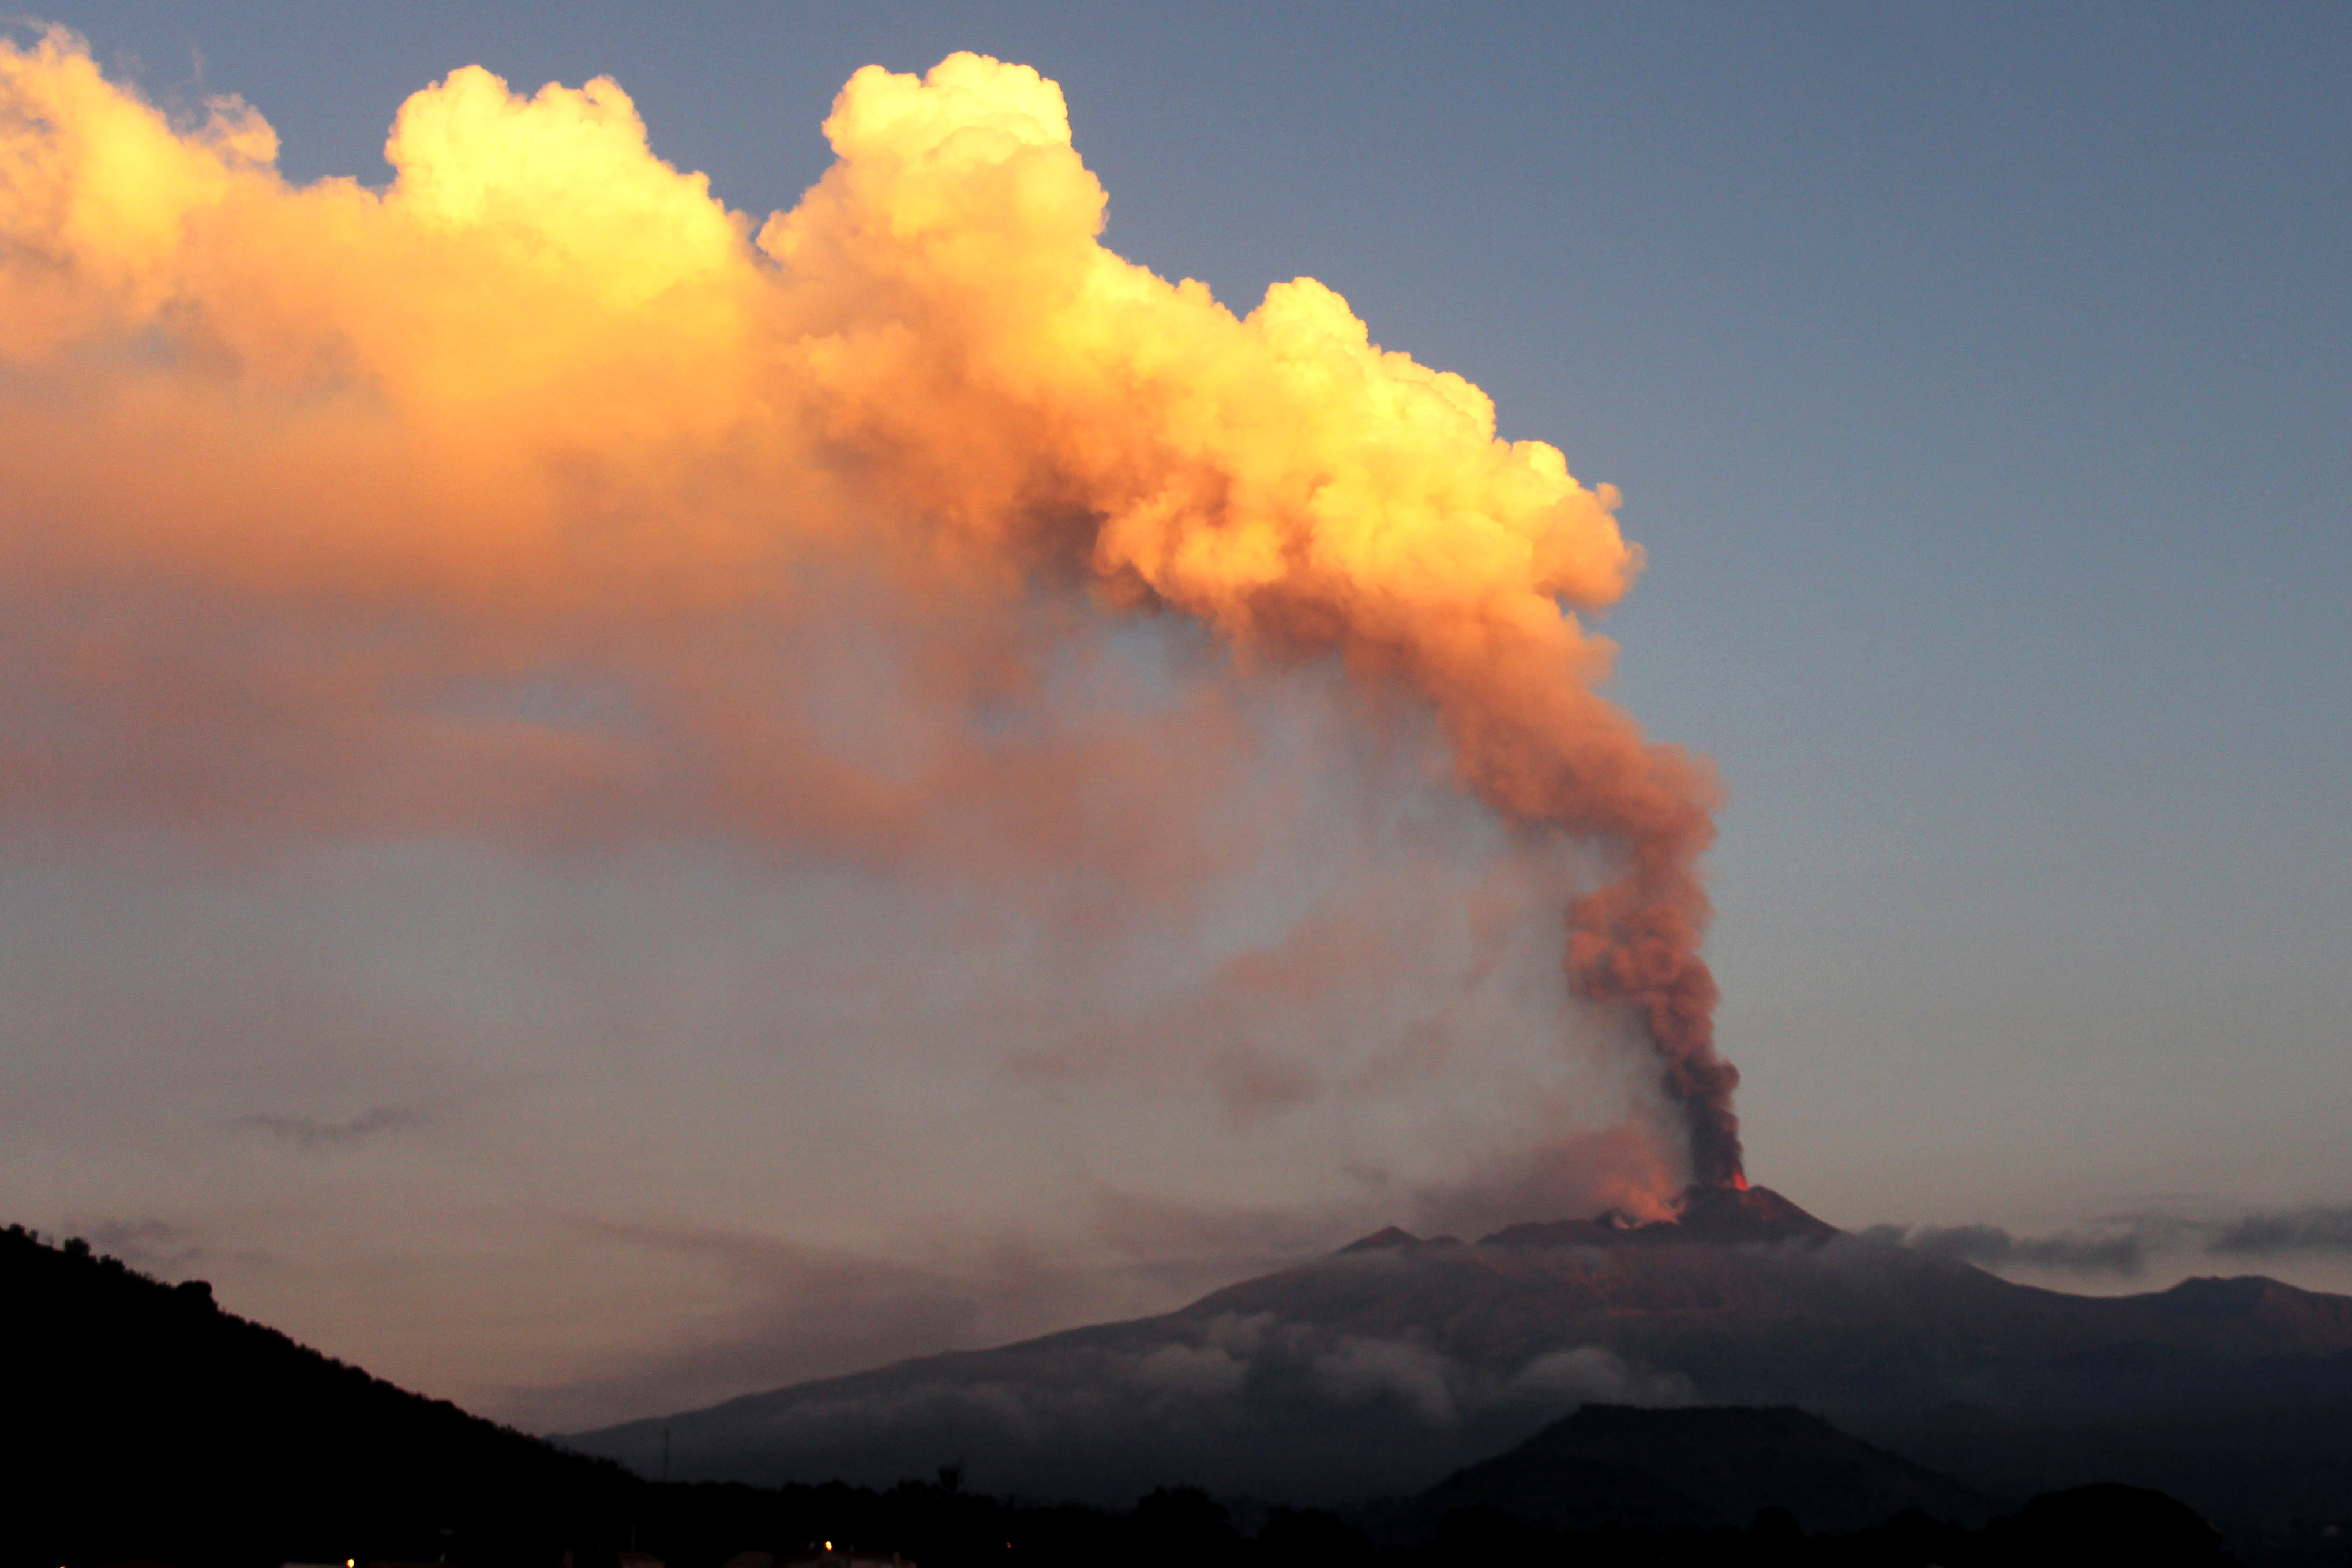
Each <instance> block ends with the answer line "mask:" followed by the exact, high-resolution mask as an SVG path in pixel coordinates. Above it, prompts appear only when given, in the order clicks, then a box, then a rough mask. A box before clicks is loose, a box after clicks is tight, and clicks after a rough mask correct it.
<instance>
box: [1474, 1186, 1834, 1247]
mask: <svg viewBox="0 0 2352 1568" xmlns="http://www.w3.org/2000/svg"><path fill="white" fill-rule="evenodd" d="M1837 1234H1838V1229H1837V1226H1833V1225H1831V1224H1830V1223H1829V1222H1828V1221H1826V1220H1822V1219H1816V1218H1815V1217H1814V1216H1812V1215H1809V1214H1807V1213H1806V1212H1805V1211H1804V1210H1803V1209H1801V1208H1799V1207H1798V1206H1797V1205H1795V1204H1792V1203H1790V1201H1789V1200H1788V1199H1786V1198H1784V1197H1782V1196H1781V1195H1780V1194H1778V1193H1776V1192H1774V1191H1773V1190H1772V1189H1771V1188H1769V1187H1753V1186H1750V1187H1731V1186H1723V1187H1692V1188H1690V1189H1688V1190H1687V1191H1685V1193H1684V1194H1683V1196H1682V1202H1681V1204H1680V1205H1678V1206H1677V1207H1676V1209H1675V1214H1674V1216H1673V1217H1672V1218H1671V1219H1661V1220H1652V1221H1649V1222H1648V1223H1646V1224H1643V1223H1636V1222H1634V1221H1633V1220H1630V1219H1628V1218H1627V1217H1626V1215H1624V1214H1623V1213H1622V1211H1619V1210H1616V1209H1609V1210H1604V1211H1603V1212H1602V1213H1601V1214H1600V1215H1596V1216H1595V1217H1593V1218H1591V1219H1562V1220H1551V1221H1549V1222H1542V1223H1532V1224H1527V1225H1515V1226H1507V1227H1506V1228H1505V1229H1502V1230H1498V1231H1496V1232H1495V1234H1494V1235H1492V1236H1489V1237H1483V1238H1482V1239H1481V1240H1480V1242H1479V1245H1480V1246H1482V1247H1622V1246H1624V1245H1627V1244H1629V1243H1652V1242H1673V1241H1680V1242H1700V1243H1706V1244H1711V1245H1715V1246H1730V1245H1733V1244H1735V1243H1738V1242H1759V1241H1761V1242H1784V1241H1801V1242H1807V1243H1815V1244H1817V1243H1820V1242H1823V1241H1827V1240H1828V1239H1829V1238H1830V1237H1833V1236H1835V1235H1837Z"/></svg>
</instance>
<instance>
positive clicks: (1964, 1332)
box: [566, 1188, 2352, 1513]
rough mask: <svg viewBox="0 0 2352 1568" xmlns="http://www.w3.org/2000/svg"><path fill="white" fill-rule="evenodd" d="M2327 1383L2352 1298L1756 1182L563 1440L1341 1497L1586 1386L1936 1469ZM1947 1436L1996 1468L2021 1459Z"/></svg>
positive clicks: (2350, 1374) (1524, 1433) (753, 1461)
mask: <svg viewBox="0 0 2352 1568" xmlns="http://www.w3.org/2000/svg"><path fill="white" fill-rule="evenodd" d="M2330 1399H2336V1400H2352V1298H2345V1297H2337V1296H2326V1295H2318V1294H2315V1293H2313V1292H2309V1291H2305V1290H2298V1289H2294V1288H2292V1287H2290V1286H2286V1285H2282V1284H2279V1283H2278V1282H2276V1281H2274V1280H2270V1279H2192V1280H2189V1281H2186V1282H2184V1283H2182V1284H2180V1285H2178V1286H2175V1287H2174V1288H2172V1289H2168V1290H2163V1291H2157V1292H2153V1293H2149V1294H2146V1295H2138V1296H2126V1297H2106V1298H2101V1297H2085V1296H2073V1295H2068V1294H2065V1293H2063V1292H2059V1291H2053V1290H2043V1289H2034V1288H2032V1287H2030V1286H2024V1285H2017V1284H2012V1283H2011V1282H2009V1281H2007V1280H2004V1279H2000V1278H1998V1277H1997V1276H1994V1275H1991V1274H1988V1273H1986V1272H1984V1271H1983V1270H1981V1269H1979V1268H1973V1267H1971V1266H1969V1265H1967V1264H1964V1263H1959V1262H1955V1261H1951V1260H1948V1259H1941V1258H1931V1257H1927V1256H1924V1255H1921V1254H1917V1253H1914V1252H1910V1251H1906V1250H1905V1249H1903V1248H1901V1247H1896V1246H1893V1245H1890V1244H1887V1243H1884V1242H1879V1241H1873V1240H1866V1239H1864V1238H1862V1237H1851V1236H1846V1235H1843V1234H1841V1233H1839V1232H1838V1231H1836V1230H1835V1229H1834V1228H1833V1227H1832V1226H1828V1225H1826V1224H1824V1223H1823V1222H1822V1221H1820V1220H1818V1219H1816V1218H1814V1217H1813V1216H1812V1215H1808V1214H1806V1213H1804V1211H1803V1210H1801V1209H1800V1208H1798V1207H1797V1206H1796V1205H1793V1204H1791V1203H1790V1202H1788V1201H1787V1200H1786V1199H1784V1198H1781V1197H1780V1196H1779V1195H1778V1194H1773V1193H1770V1192H1769V1191H1766V1190H1764V1189H1762V1188H1756V1189H1752V1190H1748V1191H1745V1192H1732V1191H1728V1190H1725V1191H1715V1192H1706V1193H1699V1194H1694V1195H1693V1200H1692V1202H1691V1203H1690V1205H1689V1206H1688V1207H1687V1208H1686V1210H1685V1214H1684V1215H1683V1216H1682V1217H1681V1219H1680V1220H1679V1221H1678V1222H1674V1223H1666V1224H1658V1225H1647V1226H1638V1225H1633V1224H1631V1223H1630V1222H1627V1221H1625V1220H1623V1219H1622V1217H1619V1216H1610V1215H1604V1216H1601V1218H1599V1219H1594V1220H1570V1221H1562V1222H1558V1223H1552V1224H1543V1225H1525V1226H1513V1227H1511V1228H1509V1229H1507V1230H1504V1231H1501V1232H1498V1233H1496V1234H1495V1235H1493V1236H1489V1237H1485V1238H1484V1239H1482V1240H1480V1241H1477V1242H1475V1244H1474V1243H1464V1242H1460V1241H1455V1240H1453V1239H1451V1238H1444V1237H1441V1238H1437V1239H1434V1240H1422V1239H1420V1238H1417V1237H1411V1236H1409V1235H1406V1234H1405V1233H1403V1232H1401V1231H1394V1230H1391V1231H1384V1232H1381V1233H1380V1234H1378V1235H1376V1236H1371V1237H1365V1238H1364V1239H1363V1240H1362V1241H1360V1242H1358V1243H1355V1244H1353V1245H1351V1246H1349V1247H1344V1248H1342V1249H1340V1250H1339V1252H1338V1253H1335V1254H1333V1255H1331V1256H1329V1257H1326V1258H1317V1259H1315V1260H1313V1261H1310V1262H1307V1263H1304V1264H1301V1265H1299V1266H1297V1267H1296V1268H1287V1269H1284V1270H1282V1271H1280V1272H1278V1273H1275V1274H1270V1275H1267V1276H1265V1277H1264V1278H1262V1279H1252V1280H1249V1281H1246V1282H1244V1283H1242V1284H1239V1285H1234V1286H1233V1287H1230V1288H1228V1289H1223V1290H1219V1291H1216V1292H1214V1293H1213V1294H1211V1295H1209V1296H1206V1297H1203V1298H1202V1299H1201V1300H1198V1301H1195V1302H1193V1303H1192V1305H1191V1306H1188V1307H1185V1308H1183V1309H1181V1310H1178V1311H1175V1312H1171V1313H1169V1314H1167V1315H1165V1316H1161V1317H1156V1318H1147V1319H1140V1320H1137V1321H1129V1322H1119V1323H1108V1324H1103V1325H1099V1326H1097V1327H1092V1328H1086V1329H1078V1330H1074V1331H1068V1332H1065V1333H1060V1334H1054V1335H1050V1336H1047V1337H1045V1338H1044V1339H1038V1340H1032V1341H1028V1342H1024V1343H1020V1344H1015V1345H1009V1346H1006V1347H1003V1348H1002V1349H998V1350H991V1351H981V1352H963V1353H957V1354H951V1355H941V1356H932V1357H927V1358H924V1359H921V1360H918V1361H910V1362H906V1363H899V1364H897V1365H893V1366H888V1367H884V1368H881V1369H879V1370H877V1371H872V1372H866V1373H858V1374H856V1375H854V1376H848V1377H838V1378H831V1379H826V1380H824V1381H821V1382H815V1383H808V1384H800V1385H797V1386H794V1387H791V1388H785V1389H781V1390H778V1391H776V1392H773V1393H769V1394H753V1395H749V1396H746V1397H744V1398H740V1399H736V1400H732V1401H730V1402H728V1403H726V1404H723V1405H717V1406H714V1407H712V1408H709V1409H707V1410H701V1411H696V1412H693V1413H689V1414H686V1415H674V1416H669V1417H665V1418H662V1419H660V1420H654V1421H643V1422H636V1423H632V1424H629V1425H625V1426H614V1427H610V1428H607V1429H604V1430H603V1431H599V1432H593V1433H587V1434H583V1435H580V1436H573V1437H571V1438H568V1439H566V1441H568V1442H570V1443H572V1444H573V1445H574V1446H576V1447H580V1448H582V1449H583V1450H585V1451H588V1452H591V1453H596V1454H604V1455H610V1456H613V1457H614V1458H621V1459H623V1460H625V1461H626V1462H629V1463H631V1464H634V1465H637V1466H640V1467H644V1466H646V1465H648V1464H650V1463H652V1462H654V1460H655V1458H656V1455H657V1453H658V1448H659V1443H660V1436H659V1434H660V1432H661V1431H662V1429H663V1428H665V1427H667V1428H668V1429H669V1430H670V1431H671V1433H672V1444H673V1447H672V1465H673V1468H675V1469H676V1470H677V1471H679V1472H681V1473H685V1474H693V1475H703V1476H711V1477H727V1478H738V1479H749V1480H758V1481H765V1482H774V1481H777V1480H781V1479H824V1478H828V1477H836V1476H837V1477H842V1478H845V1479H853V1480H859V1481H872V1482H881V1481H887V1480H888V1479H891V1478H894V1477H897V1476H901V1475H908V1474H925V1473H929V1470H930V1469H931V1468H934V1467H936V1466H938V1465H940V1464H943V1463H950V1462H961V1463H962V1464H964V1465H965V1466H966V1468H967V1473H968V1474H969V1475H970V1477H971V1481H972V1483H973V1484H974V1485H975V1486H978V1487H982V1488H985V1489H993V1490H998V1491H1018V1492H1023V1493H1026V1494H1029V1495H1033V1496H1063V1497H1078V1498H1118V1497H1122V1496H1132V1495H1134V1494H1135V1493H1136V1492H1137V1491H1139V1490H1140V1489H1144V1488H1146V1487H1149V1486H1151V1485H1156V1484H1163V1483H1165V1482H1168V1481H1171V1480H1185V1481H1192V1482H1195V1483H1198V1484H1200V1485H1202V1486H1206V1487H1208V1488H1210V1489H1214V1490H1218V1491H1222V1492H1225V1493H1228V1494H1244V1495H1252V1496H1258V1497H1264V1498H1268V1499H1271V1500H1303V1501H1328V1502H1338V1501H1347V1500H1355V1499H1359V1498H1362V1497H1365V1496H1368V1495H1373V1494H1382V1493H1385V1494H1390V1495H1403V1494H1407V1493H1411V1492H1415V1491H1419V1490H1420V1489H1423V1488H1425V1487H1428V1486H1430V1485H1431V1484H1432V1483H1433V1482H1434V1481H1436V1480H1437V1479H1439V1478H1440V1477H1442V1476H1444V1475H1445V1474H1446V1473H1447V1472H1448V1471H1450V1470H1453V1469H1455V1468H1459V1467H1461V1466H1463V1465H1465V1464H1468V1463H1470V1462H1472V1461H1473V1460H1475V1459H1478V1458H1482V1457H1484V1456H1487V1455H1491V1454H1495V1453H1497V1452H1499V1451H1501V1450H1503V1449H1506V1448H1507V1447H1511V1446H1512V1445H1514V1444H1517V1443H1519V1442H1521V1441H1523V1440H1525V1439H1526V1438H1528V1436H1530V1435H1532V1434H1533V1433H1535V1432H1536V1431H1537V1430H1538V1429H1539V1428H1541V1427H1543V1426H1546V1425H1547V1424H1548V1423H1550V1422H1554V1421H1557V1420H1559V1419H1560V1418H1561V1417H1562V1416H1564V1415H1568V1414H1570V1412H1572V1411H1574V1410H1576V1409H1577V1408H1579V1407H1580V1406H1581V1405H1587V1404H1592V1403H1605V1404H1619V1405H1697V1404H1706V1405H1799V1406H1801V1407H1803V1408H1804V1409H1807V1410H1811V1411H1814V1412H1818V1413H1821V1414H1823V1415H1828V1416H1830V1417H1832V1419H1835V1420H1837V1421H1838V1422H1839V1424H1840V1425H1841V1426H1845V1427H1847V1429H1849V1430H1854V1431H1859V1432H1862V1433H1863V1434H1864V1436H1873V1437H1880V1438H1882V1440H1883V1437H1884V1435H1885V1434H1888V1433H1900V1434H1902V1435H1903V1436H1904V1438H1905V1440H1906V1442H1908V1443H1910V1444H1912V1445H1913V1447H1912V1448H1911V1449H1908V1450H1906V1451H1909V1452H1913V1453H1914V1456H1915V1457H1916V1451H1917V1448H1918V1446H1919V1445H1922V1444H1926V1443H1928V1442H1930V1441H1931V1440H1932V1439H1934V1438H1935V1436H1936V1435H1937V1433H1939V1432H1942V1431H1944V1430H1945V1429H1946V1427H1947V1426H1949V1424H1950V1423H1951V1422H1953V1421H1963V1422H1974V1423H1977V1424H1978V1426H1979V1429H1980V1428H1981V1426H1982V1423H1983V1422H1985V1421H1987V1420H1994V1421H1997V1422H2000V1423H2006V1424H2007V1425H2008V1429H2009V1430H2010V1431H2011V1432H2014V1433H2024V1432H2032V1431H2040V1430H2042V1429H2044V1428H2046V1427H2048V1426H2050V1425H2051V1424H2053V1423H2066V1422H2072V1423H2075V1424H2076V1425H2078V1426H2079V1425H2082V1424H2084V1423H2128V1424H2133V1425H2134V1426H2135V1429H2137V1430H2143V1431H2155V1430H2159V1429H2171V1428H2172V1427H2174V1426H2179V1425H2180V1424H2181V1423H2184V1422H2193V1421H2196V1420H2209V1419H2215V1418H2219V1417H2221V1416H2223V1415H2228V1414H2229V1413H2232V1412H2239V1413H2245V1412H2257V1411H2263V1410H2272V1409H2282V1410H2288V1409H2299V1410H2309V1409H2312V1408H2314V1407H2316V1406H2318V1405H2323V1404H2324V1403H2325V1402H2326V1401H2328V1400H2330ZM1939 1423H1940V1425H1939ZM2314 1441H2315V1442H2316V1443H2318V1445H2319V1447H2321V1448H2323V1449H2326V1453H2325V1454H2322V1455H2320V1456H2319V1457H2318V1458H2317V1460H2315V1462H2316V1463H2317V1464H2318V1465H2319V1468H2318V1469H2316V1470H2313V1471H2312V1472H2311V1473H2312V1474H2315V1475H2318V1476H2321V1477H2322V1478H2323V1479H2322V1480H2321V1481H2320V1482H2318V1483H2315V1484H2317V1485H2319V1486H2320V1487H2321V1494H2320V1500H2322V1501H2325V1500H2326V1487H2327V1486H2331V1485H2332V1484H2333V1483H2332V1482H2331V1481H2327V1480H2326V1479H2324V1478H2325V1477H2326V1475H2329V1474H2332V1473H2333V1472H2331V1471H2328V1470H2327V1468H2326V1467H2327V1466H2328V1465H2333V1464H2336V1463H2337V1462H2338V1458H2329V1457H2328V1456H2329V1455H2333V1454H2334V1453H2335V1449H2336V1448H2338V1447H2340V1448H2343V1449H2344V1450H2345V1452H2344V1453H2343V1454H2342V1455H2341V1456H2340V1457H2339V1458H2341V1459H2342V1460H2343V1461H2346V1462H2352V1437H2347V1438H2344V1439H2342V1440H2334V1439H2328V1438H2326V1437H2325V1436H2324V1435H2323V1436H2317V1437H2315V1439H2314ZM2331 1444H2332V1446H2331ZM1947 1447H1948V1452H1949V1454H1952V1455H1957V1456H1958V1458H1960V1459H1962V1460H1964V1461H1967V1462H1969V1463H1971V1464H1976V1465H1978V1466H1979V1468H1982V1461H1983V1460H1984V1458H1985V1457H1986V1454H1987V1453H1989V1452H1994V1451H1998V1452H2000V1453H2007V1452H2008V1451H2009V1450H2008V1449H2006V1448H2004V1447H2003V1446H2002V1444H2001V1442H2000V1441H1999V1440H1994V1441H1992V1442H1990V1445H1989V1446H1980V1447H1979V1449H1978V1450H1970V1449H1969V1448H1968V1447H1967V1446H1966V1445H1965V1444H1961V1445H1947ZM2051 1457H2054V1458H2057V1459H2059V1460H2060V1461H2061V1462H2060V1463H2058V1464H2057V1465H2056V1466H2055V1467H2054V1468H2050V1467H2043V1468H2040V1469H2037V1470H2036V1471H2035V1472H2034V1473H2033V1474H2032V1476H2031V1478H2030V1480H2031V1483H2032V1485H2031V1487H2030V1488H2029V1487H2025V1486H2020V1487H2019V1489H2018V1490H2019V1493H2020V1494H2021V1492H2022V1491H2023V1490H2025V1489H2043V1488H2047V1487H2053V1486H2062V1485H2067V1484H2072V1483H2074V1482H2076V1481H2089V1480H2105V1479H2133V1478H2132V1477H2130V1476H2129V1475H2126V1474H2120V1473H2114V1467H2112V1466H2107V1465H2105V1464H2104V1463H2103V1461H2102V1460H2101V1458H2100V1456H2099V1454H2098V1453H2097V1452H2096V1451H2084V1452H2076V1453H2074V1454H2072V1455H2071V1456H2069V1455H2066V1454H2064V1453H2063V1451H2061V1452H2055V1453H2054V1454H2053V1456H2051ZM1929 1462H1931V1463H1933V1462H1936V1461H1935V1460H1930V1461H1929ZM1947 1468H1948V1467H1947ZM2193 1470H2194V1466H2190V1467H2189V1468H2187V1469H2182V1468H2179V1467H2176V1469H2175V1474H2174V1482H2175V1484H2176V1485H2179V1484H2180V1479H2181V1477H2183V1476H2187V1477H2188V1479H2189V1482H2190V1483H2191V1484H2190V1485H2188V1486H2184V1487H2182V1491H2183V1495H2186V1496H2189V1499H2190V1500H2191V1501H2192V1502H2198V1503H2199V1504H2200V1506H2201V1507H2205V1508H2207V1510H2208V1511H2209V1512H2210V1511H2214V1510H2215V1508H2216V1507H2217V1506H2224V1505H2226V1501H2227V1500H2224V1503H2223V1504H2222V1505H2217V1504H2216V1502H2215V1501H2214V1500H2212V1499H2210V1498H2206V1499H2200V1497H2199V1496H2198V1495H2197V1492H2196V1490H2195V1487H2194V1483H2195V1481H2196V1479H2197V1477H2196V1476H2195V1475H2193V1474H2190V1472H2191V1471H2193ZM1953 1473H1955V1474H1958V1476H1959V1479H1962V1480H1964V1481H1967V1480H1972V1479H1974V1478H1973V1477H1972V1476H1971V1475H1970V1474H1969V1473H1965V1472H1963V1471H1960V1470H1957V1469H1955V1470H1954V1471H1953ZM2001 1479H2002V1480H2003V1481H2004V1483H2007V1484H2014V1483H2016V1482H2019V1481H2021V1480H2024V1479H2028V1478H2026V1477H2024V1476H2023V1475H2022V1474H2021V1473H2017V1472H2014V1471H2012V1472H2010V1473H2004V1474H2003V1476H2002V1478H2001ZM2305 1500H2306V1501H2308V1500H2309V1499H2308V1498H2306V1499H2305ZM2343 1511H2345V1512H2347V1513H2352V1501H2347V1502H2345V1503H2344V1505H2343Z"/></svg>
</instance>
